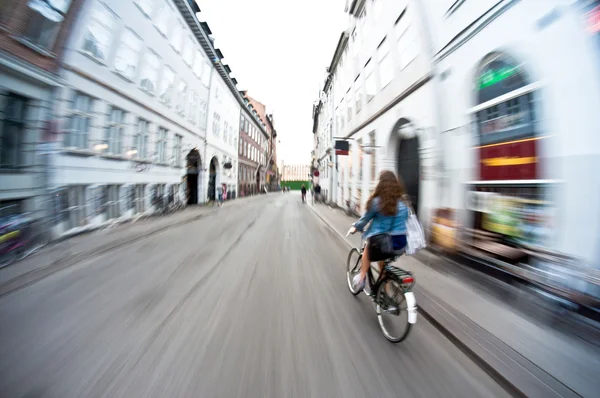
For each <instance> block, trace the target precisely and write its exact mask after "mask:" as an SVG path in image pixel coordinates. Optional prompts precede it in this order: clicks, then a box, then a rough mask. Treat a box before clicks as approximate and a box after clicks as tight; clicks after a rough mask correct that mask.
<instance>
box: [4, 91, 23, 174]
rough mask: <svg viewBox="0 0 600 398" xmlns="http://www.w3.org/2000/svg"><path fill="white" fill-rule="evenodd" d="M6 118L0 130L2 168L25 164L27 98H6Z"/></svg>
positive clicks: (15, 96) (10, 96)
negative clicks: (24, 145)
mask: <svg viewBox="0 0 600 398" xmlns="http://www.w3.org/2000/svg"><path fill="white" fill-rule="evenodd" d="M6 101H7V102H6V108H5V109H4V120H3V122H2V130H0V137H1V140H0V143H2V145H1V146H0V168H12V167H18V166H21V165H23V163H24V162H23V149H24V148H23V138H24V135H25V114H26V110H27V100H26V99H25V98H23V97H19V96H17V95H13V94H11V95H9V96H8V98H7V99H6Z"/></svg>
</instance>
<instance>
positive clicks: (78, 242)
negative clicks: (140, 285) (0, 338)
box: [0, 195, 265, 296]
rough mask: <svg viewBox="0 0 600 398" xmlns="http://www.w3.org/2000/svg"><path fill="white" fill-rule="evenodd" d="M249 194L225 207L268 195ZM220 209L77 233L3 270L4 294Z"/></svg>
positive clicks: (1, 285)
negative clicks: (96, 255) (82, 261)
mask: <svg viewBox="0 0 600 398" xmlns="http://www.w3.org/2000/svg"><path fill="white" fill-rule="evenodd" d="M264 197H265V195H255V196H248V197H244V198H238V199H236V200H233V201H230V202H225V204H224V206H223V208H224V209H226V208H227V207H230V206H236V205H240V204H243V203H246V202H248V201H252V200H256V199H258V198H264ZM216 211H218V209H217V208H216V207H211V206H190V207H187V208H185V209H183V210H182V211H179V212H177V213H174V214H171V215H167V216H164V217H149V218H144V219H140V220H138V221H135V222H132V221H127V222H124V223H122V224H120V225H116V226H114V227H111V228H106V229H97V230H94V231H90V232H86V233H83V234H80V235H76V236H73V237H70V238H67V239H64V240H60V241H58V242H55V243H54V242H53V243H50V244H49V245H48V246H46V247H45V248H43V249H42V250H40V251H39V252H38V253H35V254H33V255H31V256H29V257H27V258H25V259H23V260H21V261H18V262H16V263H14V264H11V265H9V266H7V267H4V268H1V269H0V296H2V295H4V294H8V293H10V292H12V291H13V290H15V289H18V288H20V287H23V286H26V285H28V284H31V283H34V282H36V281H38V280H40V279H42V278H44V277H46V276H48V275H50V274H53V273H55V272H57V271H60V270H61V269H64V268H67V267H69V266H71V265H73V264H75V263H77V262H79V261H81V260H82V259H84V258H86V257H89V256H91V255H95V254H100V253H103V252H106V251H108V250H113V249H115V248H118V247H120V246H123V245H126V244H129V243H132V242H135V241H136V240H139V239H143V238H145V237H147V236H150V235H153V234H156V233H158V232H160V231H163V230H165V229H169V228H173V227H176V226H179V225H183V224H186V223H189V222H192V221H195V220H198V219H200V218H203V217H206V216H209V215H211V214H213V213H215V212H216Z"/></svg>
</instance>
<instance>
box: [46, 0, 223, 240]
mask: <svg viewBox="0 0 600 398" xmlns="http://www.w3.org/2000/svg"><path fill="white" fill-rule="evenodd" d="M199 11H200V10H199V9H198V8H197V6H196V5H195V3H194V2H187V1H183V0H181V1H180V0H174V1H172V0H161V1H150V0H126V1H116V0H106V1H99V0H90V1H88V2H86V4H85V7H84V8H83V10H82V13H81V16H80V18H79V19H78V21H77V23H76V24H75V26H74V28H73V34H72V36H71V39H70V40H69V42H68V46H67V48H68V50H67V52H66V54H65V59H64V70H63V77H64V79H65V85H64V87H62V88H61V89H60V90H59V91H58V93H57V96H56V98H55V107H56V112H57V118H58V123H59V125H60V128H61V130H62V132H63V134H62V135H63V137H62V150H61V151H60V153H58V154H56V155H55V156H54V157H53V169H54V173H53V177H52V185H53V189H54V190H55V191H56V198H57V204H56V207H57V209H58V212H59V221H60V222H58V223H57V225H56V226H55V233H56V234H57V235H61V234H64V233H69V232H70V231H74V230H75V231H76V230H78V229H81V228H88V227H93V226H94V225H97V224H101V223H104V222H106V221H108V220H111V219H119V218H128V217H132V216H133V215H135V214H140V213H144V212H147V211H152V210H154V209H156V208H157V207H158V206H161V205H162V203H164V201H165V200H167V198H171V199H172V198H175V197H181V198H182V200H185V201H186V202H187V203H189V204H197V203H199V202H202V198H203V197H204V195H203V194H202V191H201V190H200V187H202V186H203V181H205V180H207V178H206V173H203V171H204V170H203V167H202V165H203V159H202V155H203V154H204V153H205V148H206V123H207V111H208V101H209V88H210V83H211V75H212V70H213V67H212V62H211V61H210V58H209V57H208V56H207V54H206V52H205V51H204V50H203V48H202V45H201V43H200V42H199V39H198V32H199V31H200V27H199V23H198V21H197V20H196V18H195V13H196V12H199Z"/></svg>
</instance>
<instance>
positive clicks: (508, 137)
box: [474, 53, 536, 145]
mask: <svg viewBox="0 0 600 398" xmlns="http://www.w3.org/2000/svg"><path fill="white" fill-rule="evenodd" d="M474 86H475V87H474V89H475V98H476V101H477V105H476V107H475V112H474V113H475V119H476V123H477V132H478V136H479V144H480V145H488V144H495V143H500V142H507V141H512V140H516V139H523V138H529V137H533V136H535V135H536V131H535V121H536V116H535V111H534V98H535V97H534V95H535V93H534V92H533V89H532V88H531V87H532V86H531V81H529V79H528V77H527V75H526V73H525V71H524V70H523V66H522V65H521V64H519V63H517V62H516V61H515V60H514V59H512V58H511V57H509V56H508V55H506V54H503V53H491V54H489V55H488V56H486V57H485V58H484V59H483V61H482V62H481V64H480V66H479V68H478V70H477V74H476V80H475V84H474Z"/></svg>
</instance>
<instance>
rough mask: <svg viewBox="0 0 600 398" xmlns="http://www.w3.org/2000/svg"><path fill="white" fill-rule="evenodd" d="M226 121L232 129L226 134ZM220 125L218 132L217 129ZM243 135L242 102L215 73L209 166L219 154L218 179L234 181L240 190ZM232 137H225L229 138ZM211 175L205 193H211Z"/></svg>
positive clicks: (207, 164) (208, 121) (208, 141)
mask: <svg viewBox="0 0 600 398" xmlns="http://www.w3.org/2000/svg"><path fill="white" fill-rule="evenodd" d="M215 115H218V116H219V122H218V126H217V125H216V124H215ZM225 123H227V126H228V129H229V132H228V134H229V135H228V136H227V135H226V134H225ZM215 128H218V133H217V131H215ZM239 135H240V105H239V102H238V101H237V99H236V98H235V97H234V95H233V94H232V93H231V91H230V90H229V88H228V87H227V86H226V85H225V82H224V81H223V79H222V78H221V76H220V75H219V74H218V73H216V72H215V73H213V75H212V78H211V86H210V100H209V103H208V117H207V143H208V148H207V156H206V166H205V167H206V168H207V169H208V168H209V167H210V161H211V159H212V158H213V157H216V158H217V159H218V161H219V170H217V183H221V184H228V185H232V186H233V187H234V189H235V190H237V173H238V166H237V164H238V142H239ZM227 137H229V140H227V141H226V138H227ZM225 158H228V159H231V161H232V164H233V168H232V169H231V170H225V169H224V168H223V161H224V159H225ZM207 189H208V179H206V184H205V186H204V191H203V192H204V195H205V196H206V197H208V196H207V195H208V191H207Z"/></svg>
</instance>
